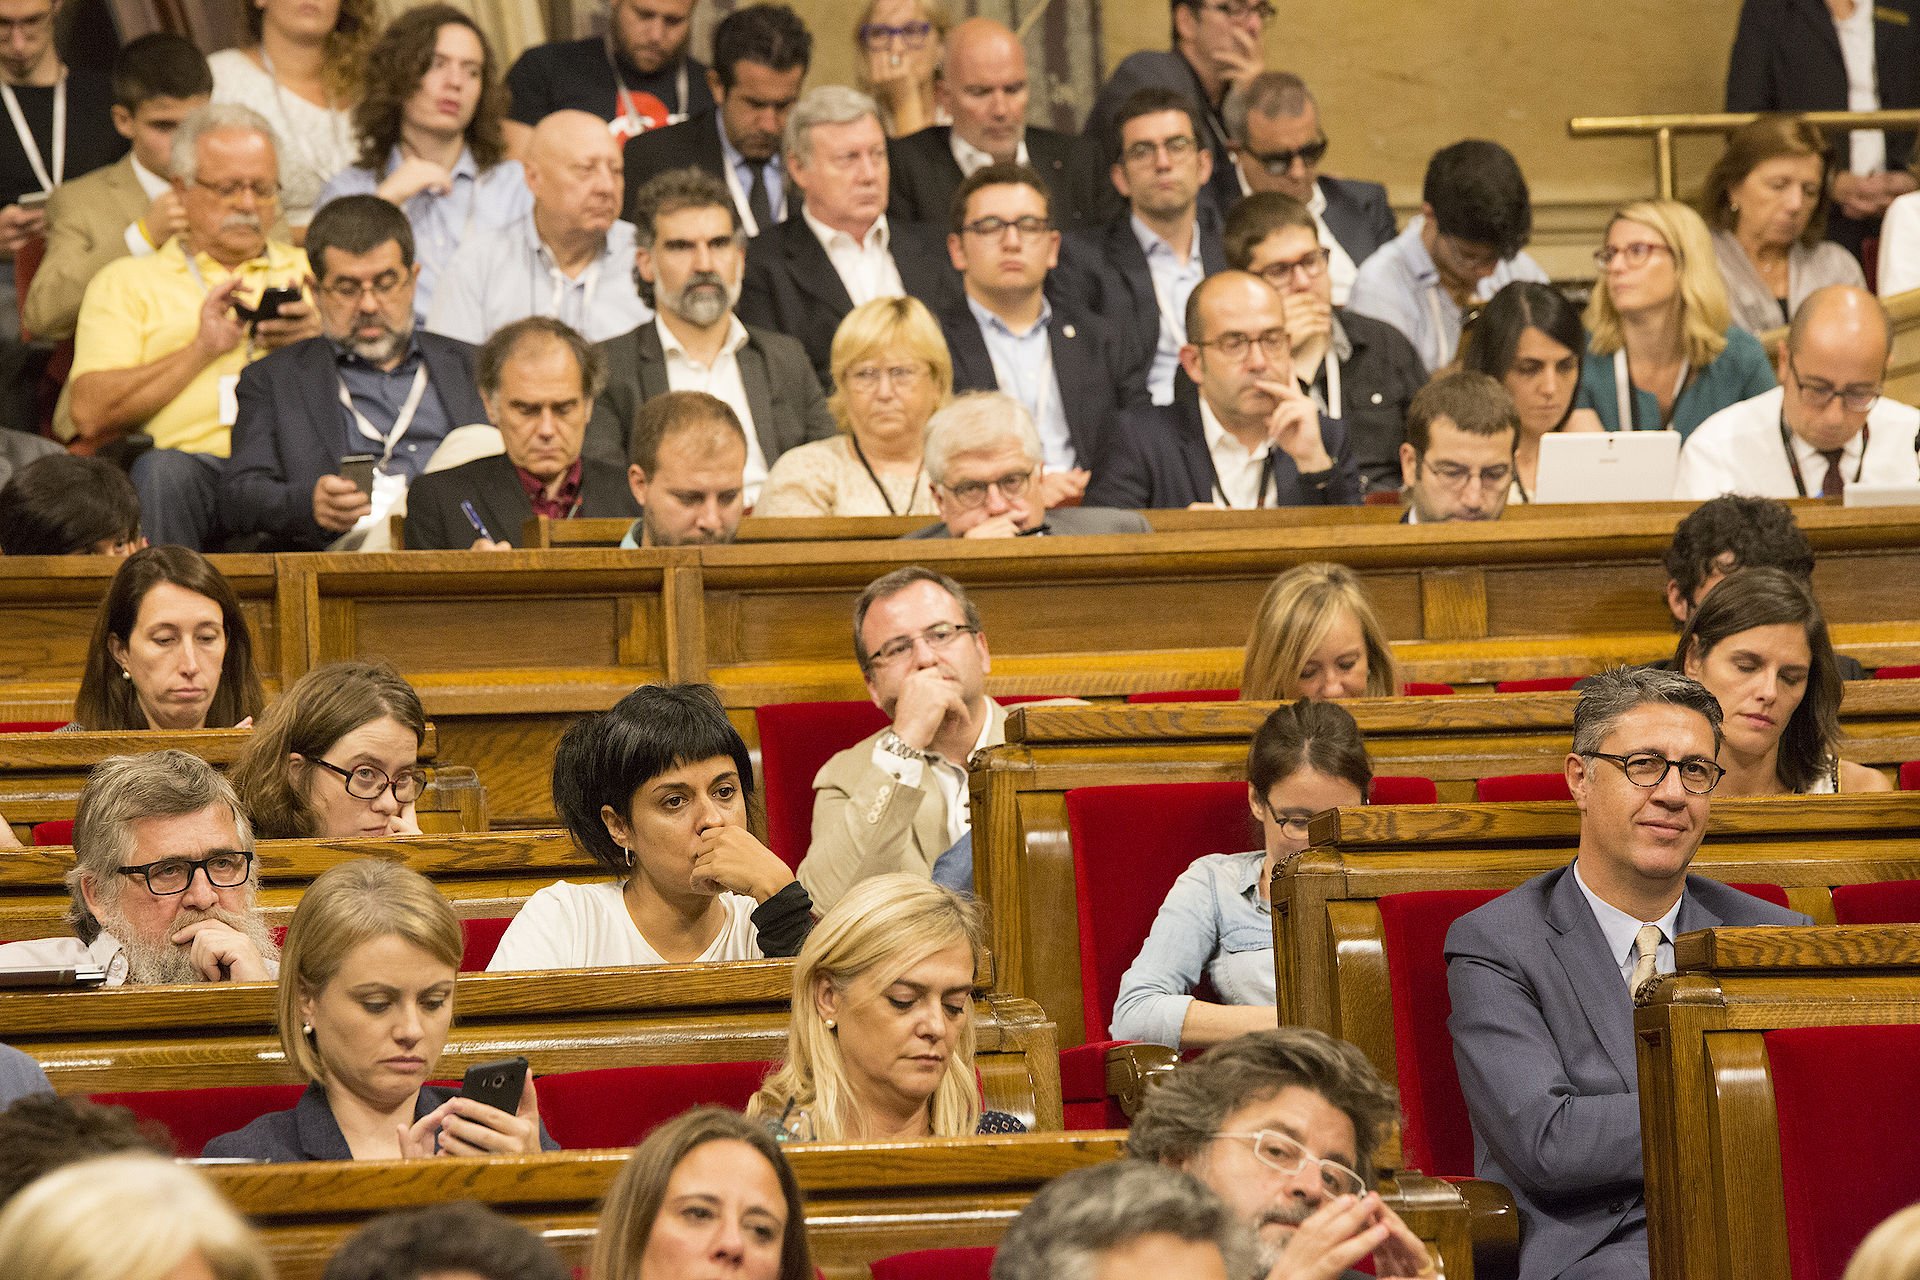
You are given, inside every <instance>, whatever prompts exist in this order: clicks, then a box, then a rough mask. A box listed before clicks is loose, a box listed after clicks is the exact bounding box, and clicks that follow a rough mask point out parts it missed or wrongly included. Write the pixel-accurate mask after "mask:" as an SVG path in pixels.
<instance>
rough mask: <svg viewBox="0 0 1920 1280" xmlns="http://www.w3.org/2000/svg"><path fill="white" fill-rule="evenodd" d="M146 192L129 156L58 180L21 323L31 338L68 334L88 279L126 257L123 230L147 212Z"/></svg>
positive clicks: (52, 338)
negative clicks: (42, 250)
mask: <svg viewBox="0 0 1920 1280" xmlns="http://www.w3.org/2000/svg"><path fill="white" fill-rule="evenodd" d="M148 203H149V201H148V200H147V193H146V192H144V191H142V190H141V189H140V180H139V179H138V178H136V177H134V176H133V156H132V154H131V153H129V154H128V155H125V156H122V157H121V158H120V160H119V161H117V162H116V163H114V164H110V165H108V166H107V167H106V168H104V169H95V170H94V171H93V172H92V173H89V174H86V175H84V176H82V177H78V178H75V179H74V180H73V181H71V182H63V183H61V184H60V185H59V186H57V187H55V188H54V189H53V195H52V197H51V198H49V199H48V201H47V256H46V257H45V258H44V259H42V260H41V263H40V269H39V270H38V271H36V272H34V275H33V285H32V287H30V288H29V289H28V290H27V300H26V304H25V305H24V306H23V307H22V308H21V311H20V316H21V321H22V323H24V324H25V325H26V327H27V331H28V332H29V333H31V334H33V336H34V337H36V338H41V339H44V340H46V341H49V342H61V341H64V340H65V339H67V338H71V337H72V336H73V331H74V327H75V326H76V325H77V324H78V323H79V320H80V299H81V297H82V295H84V294H85V293H86V291H87V281H89V280H91V279H93V277H94V276H95V274H97V273H98V272H99V270H100V268H102V267H104V266H106V265H107V264H108V263H109V262H112V261H114V260H115V259H116V258H124V257H126V256H127V240H126V235H127V228H128V227H129V226H130V225H132V224H133V223H135V222H137V221H139V220H140V218H141V217H142V216H143V215H144V214H145V213H146V212H147V205H148Z"/></svg>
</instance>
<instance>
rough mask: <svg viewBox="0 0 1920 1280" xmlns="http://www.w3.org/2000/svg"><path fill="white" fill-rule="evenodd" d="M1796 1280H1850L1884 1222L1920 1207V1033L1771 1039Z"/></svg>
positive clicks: (1886, 1030) (1836, 1030)
mask: <svg viewBox="0 0 1920 1280" xmlns="http://www.w3.org/2000/svg"><path fill="white" fill-rule="evenodd" d="M1765 1039H1766V1045H1767V1058H1768V1061H1769V1063H1770V1065H1771V1068H1772V1075H1773V1102H1774V1113H1775V1115H1776V1116H1777V1117H1778V1121H1779V1126H1780V1172H1781V1176H1782V1181H1783V1182H1784V1184H1785V1189H1786V1210H1787V1217H1786V1223H1787V1260H1788V1263H1789V1265H1790V1268H1791V1272H1792V1274H1793V1276H1794V1277H1795V1278H1796V1280H1840V1275H1841V1273H1842V1272H1843V1271H1845V1270H1846V1266H1847V1259H1848V1258H1849V1257H1851V1256H1852V1254H1853V1251H1854V1249H1855V1248H1857V1247H1858V1246H1859V1244H1860V1241H1861V1240H1862V1239H1864V1238H1865V1237H1866V1234H1867V1232H1869V1231H1871V1230H1872V1229H1873V1228H1874V1227H1875V1226H1876V1225H1878V1224H1879V1223H1880V1221H1881V1220H1882V1219H1884V1218H1886V1217H1888V1216H1889V1215H1891V1214H1892V1213H1894V1212H1895V1211H1896V1210H1899V1209H1902V1208H1904V1207H1906V1206H1907V1205H1909V1204H1911V1203H1913V1202H1914V1201H1916V1200H1920V1165H1916V1164H1915V1163H1914V1160H1913V1157H1912V1153H1911V1151H1910V1150H1909V1146H1908V1144H1907V1143H1905V1142H1903V1141H1900V1140H1899V1139H1898V1138H1897V1137H1895V1136H1894V1135H1905V1134H1912V1133H1915V1132H1920V1087H1916V1086H1917V1085H1920V1026H1892V1027H1796V1028H1793V1029H1791V1030H1782V1031H1769V1032H1767V1033H1766V1037H1765Z"/></svg>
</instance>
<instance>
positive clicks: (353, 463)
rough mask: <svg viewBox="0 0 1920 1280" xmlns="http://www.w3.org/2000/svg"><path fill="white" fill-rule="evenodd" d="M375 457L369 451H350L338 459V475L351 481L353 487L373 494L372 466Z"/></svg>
mask: <svg viewBox="0 0 1920 1280" xmlns="http://www.w3.org/2000/svg"><path fill="white" fill-rule="evenodd" d="M375 461H376V460H375V458H374V456H373V455H372V454H370V453H350V454H348V455H347V456H346V457H344V458H342V459H340V475H341V476H342V477H343V478H345V479H348V480H351V481H353V487H354V488H356V489H358V490H359V491H360V492H362V493H364V494H366V495H367V496H368V497H369V498H371V497H372V496H373V466H374V462H375Z"/></svg>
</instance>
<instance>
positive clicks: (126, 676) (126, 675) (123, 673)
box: [120, 667, 133, 680]
mask: <svg viewBox="0 0 1920 1280" xmlns="http://www.w3.org/2000/svg"><path fill="white" fill-rule="evenodd" d="M120 678H121V679H122V680H131V679H133V672H131V671H129V670H127V669H126V668H125V667H122V668H120Z"/></svg>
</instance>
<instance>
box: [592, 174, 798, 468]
mask: <svg viewBox="0 0 1920 1280" xmlns="http://www.w3.org/2000/svg"><path fill="white" fill-rule="evenodd" d="M631 213H632V216H633V225H634V230H635V233H636V236H637V240H638V244H639V248H638V250H637V251H636V253H635V255H634V257H635V263H634V270H635V271H636V273H637V274H638V276H639V280H640V294H641V297H643V298H645V299H647V300H648V301H649V302H650V303H651V304H652V305H653V307H654V318H653V319H651V320H649V321H647V323H645V324H643V325H641V326H640V327H639V328H637V329H632V330H629V331H628V332H626V333H623V334H621V335H620V336H619V337H617V338H609V339H607V340H606V341H605V342H603V343H601V344H600V352H601V354H602V355H603V356H605V357H606V362H607V385H606V389H605V391H603V392H602V393H601V394H600V395H599V396H598V397H596V398H595V400H594V405H593V420H592V422H590V423H589V424H588V426H587V442H586V455H587V457H589V458H593V459H597V460H600V461H604V462H606V463H608V464H609V465H619V464H620V463H622V462H624V461H626V460H628V459H629V457H630V454H629V452H628V442H629V436H630V433H631V432H632V430H633V423H634V414H635V413H636V412H637V411H638V410H639V408H640V406H641V405H642V404H643V403H645V402H646V401H649V400H651V399H653V398H654V397H655V396H658V395H661V394H663V393H665V392H668V391H704V392H707V393H709V394H710V395H713V396H716V397H718V398H719V399H720V400H721V401H723V402H724V403H725V404H726V405H727V407H728V408H730V409H731V410H732V411H733V414H734V416H735V418H736V419H737V420H738V421H739V423H740V425H741V427H742V428H743V429H744V430H745V431H746V433H747V457H746V461H745V479H744V481H743V483H744V485H745V489H746V501H747V505H748V506H752V505H753V503H754V502H755V501H756V500H758V497H759V492H760V485H761V482H762V481H764V480H765V479H766V478H767V468H769V467H771V466H772V465H773V464H774V462H775V461H776V460H777V459H778V458H779V457H780V455H781V454H783V453H785V452H786V451H787V450H788V449H791V448H793V447H794V446H795V445H798V444H805V443H806V442H807V441H809V440H825V439H827V438H828V437H829V436H831V435H833V433H834V422H833V414H832V413H831V412H830V411H829V410H828V408H827V399H826V397H825V396H824V395H822V394H821V392H820V382H819V380H818V379H816V378H815V377H814V376H813V366H812V364H810V363H809V362H808V360H807V353H806V351H805V350H804V349H803V348H802V347H801V346H800V344H799V343H798V342H796V341H794V340H793V339H792V338H789V337H787V336H786V335H785V334H783V333H775V332H773V331H772V330H770V329H762V328H759V327H757V326H750V325H746V324H742V323H741V322H740V319H739V317H738V316H736V315H734V313H733V308H734V304H735V303H736V302H738V301H739V299H740V278H741V275H742V273H743V271H744V270H745V263H746V252H747V250H746V237H745V236H744V235H742V234H741V227H740V222H739V219H738V218H737V217H736V211H735V208H734V205H733V203H732V202H731V201H730V200H729V199H728V198H727V189H726V188H725V187H724V186H722V185H720V183H719V182H718V181H716V180H715V179H713V178H712V177H709V176H708V175H707V174H704V173H701V172H700V171H699V170H697V169H679V170H674V171H671V172H668V173H663V174H661V175H660V176H658V177H656V178H654V179H653V180H652V181H651V182H649V183H647V184H646V186H644V187H642V188H640V192H639V195H638V196H637V197H636V199H635V200H634V204H633V208H632V210H631Z"/></svg>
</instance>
